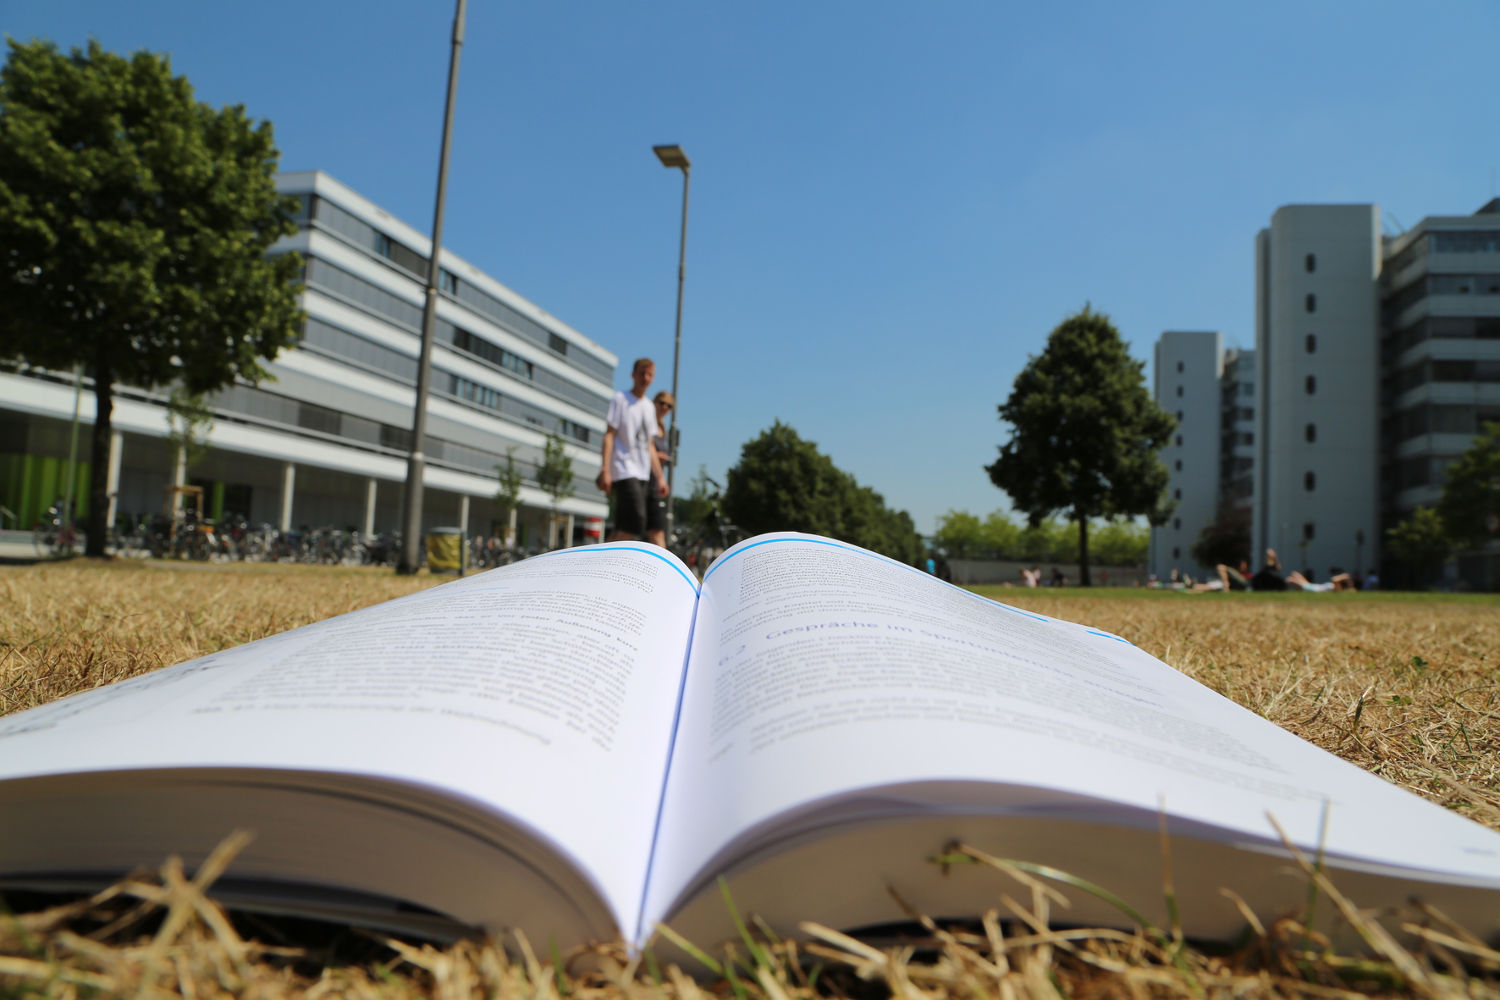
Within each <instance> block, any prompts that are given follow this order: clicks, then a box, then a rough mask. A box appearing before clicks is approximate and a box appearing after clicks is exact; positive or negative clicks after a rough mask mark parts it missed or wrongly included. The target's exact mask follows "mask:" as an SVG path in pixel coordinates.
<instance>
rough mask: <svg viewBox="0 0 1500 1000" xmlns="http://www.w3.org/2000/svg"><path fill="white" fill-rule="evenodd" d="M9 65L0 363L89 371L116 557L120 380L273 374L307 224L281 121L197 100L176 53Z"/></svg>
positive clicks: (97, 519)
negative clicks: (297, 211) (113, 489)
mask: <svg viewBox="0 0 1500 1000" xmlns="http://www.w3.org/2000/svg"><path fill="white" fill-rule="evenodd" d="M9 46H10V52H9V56H8V58H7V60H6V63H5V66H4V67H3V68H0V358H4V359H6V360H7V361H9V362H12V363H20V364H24V365H31V366H38V367H43V368H51V369H59V370H61V369H68V368H71V367H72V366H73V365H74V364H82V365H83V367H84V370H85V371H86V372H87V374H88V375H89V376H90V378H92V380H93V383H94V394H95V400H96V417H95V422H94V435H93V447H92V457H91V461H92V463H93V468H94V469H95V470H96V473H95V475H93V476H92V477H91V483H92V489H91V497H90V509H89V522H88V551H89V553H90V554H92V555H98V554H102V553H103V550H104V540H105V530H104V529H105V524H104V518H105V510H106V507H107V503H106V496H105V488H106V482H107V477H106V476H104V475H102V470H103V469H104V467H105V465H106V463H107V459H108V449H109V438H110V429H111V416H112V411H113V393H114V386H115V385H116V384H117V383H125V384H130V385H134V386H139V387H142V388H156V387H159V386H163V385H167V384H171V383H180V384H181V385H182V387H183V389H184V390H185V391H186V392H188V393H190V394H199V393H207V392H211V391H212V390H214V389H218V388H221V387H223V386H225V385H228V384H230V383H232V382H233V381H235V379H236V378H243V379H246V380H248V381H256V380H258V379H260V378H262V377H264V376H265V374H266V373H265V370H264V368H262V367H261V364H260V361H261V360H262V359H269V358H272V357H274V356H275V355H276V353H277V351H278V350H280V349H281V348H282V347H283V346H285V345H287V344H289V343H290V342H291V341H292V338H293V337H294V336H295V333H296V329H297V326H298V323H299V322H300V312H299V310H298V307H297V291H298V289H297V285H296V278H297V275H298V272H299V268H300V261H299V259H298V258H297V256H296V255H294V254H286V255H281V256H277V257H271V258H268V257H267V256H266V251H267V249H268V248H269V247H270V246H271V244H272V243H273V242H275V241H276V240H277V239H278V238H280V237H282V236H286V235H290V234H292V233H295V232H296V231H297V229H296V226H295V224H294V223H293V222H292V215H291V213H292V210H293V209H294V207H295V204H296V202H295V200H294V199H289V198H286V197H283V196H281V195H279V194H277V192H276V190H275V186H274V183H273V175H274V173H275V170H276V163H277V151H276V147H275V145H274V144H273V142H272V135H271V126H270V124H269V123H267V122H261V123H259V124H256V123H253V122H252V121H251V120H250V119H249V118H248V117H247V116H246V114H245V110H244V108H243V107H239V106H231V107H226V108H223V109H222V110H216V109H214V108H212V107H210V106H208V105H206V104H201V103H199V102H198V101H196V100H195V99H194V98H193V92H192V87H191V86H190V85H189V84H188V81H187V80H186V79H185V78H183V77H179V76H173V75H172V72H171V66H170V64H169V62H168V61H167V59H166V58H165V57H164V56H159V55H155V54H152V53H149V52H138V53H136V54H134V55H133V56H131V57H130V58H128V59H127V58H124V57H121V56H118V55H114V54H112V53H109V52H106V51H104V50H103V49H102V48H100V46H99V45H98V43H95V42H91V43H90V44H89V47H88V50H87V51H86V52H85V51H82V50H79V49H74V50H73V51H72V53H71V54H69V55H64V54H62V53H61V52H59V51H58V49H57V48H56V46H54V45H53V44H51V43H50V42H44V41H37V42H29V43H20V42H16V41H10V42H9Z"/></svg>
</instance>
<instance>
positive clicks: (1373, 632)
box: [0, 560, 1500, 1000]
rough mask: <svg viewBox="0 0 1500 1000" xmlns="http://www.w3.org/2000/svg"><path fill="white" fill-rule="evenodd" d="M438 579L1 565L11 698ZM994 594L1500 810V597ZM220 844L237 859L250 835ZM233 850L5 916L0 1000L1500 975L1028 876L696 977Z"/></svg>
mask: <svg viewBox="0 0 1500 1000" xmlns="http://www.w3.org/2000/svg"><path fill="white" fill-rule="evenodd" d="M436 582H441V580H440V579H438V580H435V579H433V578H431V577H426V576H423V577H418V578H401V577H397V576H395V575H394V574H392V573H391V572H389V571H388V570H346V569H320V568H314V567H303V566H274V565H273V566H233V567H229V566H213V565H210V566H198V565H193V566H166V565H163V564H145V563H116V564H110V565H99V564H91V563H88V562H85V561H81V560H80V561H75V562H72V563H66V564H56V565H43V566H35V567H22V566H4V567H0V714H4V713H9V712H15V711H19V710H21V709H24V708H27V707H30V706H32V705H36V704H40V703H43V702H46V701H49V700H51V699H54V698H57V697H60V696H62V695H64V694H68V693H71V692H73V691H78V690H84V689H87V688H91V687H94V686H97V685H100V684H106V683H109V682H111V681H114V680H119V679H122V678H125V677H129V676H133V675H135V674H139V673H143V672H146V671H149V670H154V669H156V668H158V667H161V666H166V665H169V664H171V663H176V662H179V661H181V660H184V659H188V658H190V657H193V656H198V655H202V654H205V653H209V652H212V651H214V650H217V649H221V648H224V647H227V646H232V645H236V644H239V643H242V642H245V641H248V640H251V639H254V638H257V637H260V636H264V635H268V634H272V633H275V632H279V631H282V630H285V629H287V628H292V627H294V626H297V625H302V624H305V623H307V622H311V621H316V620H318V619H321V618H326V617H329V616H331V615H335V614H339V613H342V612H345V611H349V610H352V609H354V608H358V607H362V606H364V605H368V604H372V603H375V602H377V601H381V600H385V599H388V598H391V597H395V596H399V595H401V594H404V593H409V592H411V591H413V590H416V589H419V588H421V587H425V586H430V585H431V584H433V583H436ZM988 593H989V594H990V595H991V596H995V597H997V598H999V599H1001V600H1005V601H1008V602H1010V603H1013V604H1016V605H1018V606H1021V607H1025V608H1028V609H1032V610H1036V611H1040V612H1042V613H1045V614H1050V615H1055V616H1058V617H1062V618H1068V619H1071V620H1075V621H1084V622H1088V623H1089V624H1092V625H1095V626H1098V627H1100V628H1104V629H1107V630H1109V631H1112V632H1115V633H1117V634H1119V635H1122V636H1124V637H1125V638H1127V639H1129V640H1131V641H1132V642H1134V643H1136V644H1137V645H1139V646H1142V647H1143V648H1145V649H1147V650H1149V651H1151V652H1152V653H1155V654H1156V655H1158V656H1160V657H1162V658H1163V659H1164V660H1166V661H1167V662H1168V663H1171V664H1172V665H1173V666H1175V667H1177V668H1178V669H1180V670H1182V671H1184V672H1185V673H1187V674H1189V675H1191V676H1193V677H1195V678H1197V679H1198V680H1200V681H1202V682H1203V683H1205V684H1207V685H1209V686H1210V687H1212V688H1214V689H1216V690H1217V691H1219V692H1221V693H1222V694H1224V695H1226V696H1227V697H1230V698H1232V699H1234V700H1235V701H1238V702H1240V703H1241V704H1244V705H1246V706H1248V707H1249V708H1251V709H1253V710H1254V711H1256V712H1258V713H1260V714H1262V715H1264V716H1266V717H1267V718H1269V719H1271V720H1273V721H1275V722H1277V723H1278V724H1280V725H1282V726H1284V727H1286V728H1288V729H1290V730H1292V731H1293V732H1296V733H1298V734H1300V735H1302V736H1303V737H1305V738H1307V739H1309V740H1311V741H1312V742H1314V743H1317V744H1319V745H1320V746H1323V747H1325V748H1327V749H1328V750H1331V751H1332V752H1334V753H1336V754H1338V755H1340V756H1342V757H1344V758H1346V759H1348V760H1350V761H1353V762H1354V763H1356V764H1358V765H1360V766H1361V767H1364V768H1367V769H1369V770H1371V771H1374V772H1376V773H1378V774H1380V775H1382V776H1383V777H1385V778H1386V779H1387V780H1390V781H1393V782H1396V783H1397V784H1400V785H1403V786H1405V787H1408V788H1410V789H1411V790H1413V791H1414V792H1416V793H1418V794H1420V795H1423V796H1425V797H1427V798H1429V799H1432V800H1433V801H1436V802H1439V803H1441V804H1443V805H1444V806H1446V807H1448V808H1451V809H1454V810H1456V811H1459V812H1461V813H1463V814H1465V815H1468V816H1470V817H1472V818H1474V819H1475V820H1477V821H1479V822H1481V823H1484V824H1486V825H1488V826H1490V827H1492V828H1495V829H1500V775H1497V761H1500V726H1497V722H1500V704H1497V692H1500V600H1497V599H1495V598H1491V597H1474V598H1431V597H1423V596H1414V595H1394V594H1296V595H1275V594H1272V595H1246V594H1232V595H1225V594H1202V595H1186V594H1175V593H1155V592H1153V593H1145V592H1128V591H1102V592H1092V593H1086V592H1080V591H1063V592H1050V591H1045V590H1043V591H1022V590H1018V589H999V588H997V589H995V590H992V591H989V592H988ZM224 850H225V859H224V860H225V861H226V862H227V860H228V855H229V854H230V853H232V850H233V845H232V844H228V845H226V846H225V849H224ZM214 871H215V869H214V868H213V866H212V865H211V866H208V868H207V870H205V871H202V872H199V873H196V874H195V876H193V877H189V876H185V875H184V874H183V873H182V872H181V871H180V870H179V869H178V868H177V867H175V866H173V865H172V864H171V863H165V864H164V865H163V867H162V869H161V871H160V873H159V874H157V875H155V876H154V877H152V878H144V877H143V878H139V879H134V880H131V881H128V882H126V883H122V884H121V885H120V886H118V887H116V888H115V889H114V890H112V891H111V892H110V893H106V894H105V895H104V896H103V897H101V898H98V899H95V900H89V901H82V902H80V903H78V904H76V905H71V906H65V907H58V908H54V909H51V910H44V911H41V912H32V913H25V914H22V915H19V916H15V917H11V918H4V917H0V1000H8V998H11V997H22V996H57V997H72V996H80V997H82V996H104V997H113V996H121V997H124V996H131V997H162V996H193V997H220V996H244V997H292V996H299V997H300V996H307V997H324V996H358V997H417V996H420V997H428V996H431V997H445V998H446V997H452V998H460V997H462V998H468V997H506V998H518V1000H519V998H536V1000H550V998H558V997H562V996H568V997H575V998H578V1000H626V998H628V1000H636V998H646V997H653V998H656V997H660V998H667V1000H679V998H680V1000H703V998H704V996H705V994H708V993H713V994H717V995H724V996H731V995H732V996H733V997H735V998H736V1000H794V998H795V1000H801V998H812V997H835V998H849V1000H867V998H874V997H882V996H888V995H900V996H902V997H909V998H912V1000H948V998H953V1000H959V998H964V1000H968V998H975V1000H978V998H984V1000H990V998H997V1000H1012V998H1023V997H1056V996H1059V995H1063V996H1070V997H1072V996H1076V997H1089V998H1092V997H1104V996H1120V997H1130V998H1145V997H1165V996H1179V995H1181V996H1193V997H1206V996H1215V997H1221V996H1222V997H1252V996H1253V997H1262V996H1266V997H1269V996H1306V997H1320V998H1322V997H1353V996H1366V995H1391V996H1424V997H1425V996H1434V997H1436V996H1442V997H1460V996H1462V997H1479V996H1500V953H1497V952H1495V951H1492V950H1490V948H1489V947H1487V944H1493V942H1490V943H1484V942H1478V941H1475V940H1472V939H1471V938H1467V937H1466V935H1465V933H1464V932H1463V930H1462V929H1461V928H1452V927H1443V926H1442V925H1441V922H1440V921H1438V922H1436V923H1435V924H1434V926H1433V927H1432V928H1431V929H1429V930H1427V931H1426V932H1425V938H1424V940H1423V942H1422V943H1421V944H1420V945H1419V946H1418V947H1416V948H1415V949H1412V950H1408V949H1404V948H1399V947H1397V948H1393V947H1391V946H1388V945H1382V944H1381V943H1379V942H1376V946H1375V955H1374V957H1357V956H1340V955H1336V954H1330V953H1328V952H1327V951H1326V950H1325V949H1323V948H1321V947H1320V945H1319V942H1318V941H1317V940H1316V939H1315V938H1312V937H1310V936H1308V935H1307V934H1306V933H1304V931H1303V930H1302V929H1301V928H1300V927H1299V926H1298V925H1297V924H1296V923H1295V922H1294V921H1290V920H1288V921H1284V922H1282V923H1280V924H1277V925H1275V926H1272V927H1266V928H1261V929H1260V931H1259V933H1256V934H1253V935H1252V936H1251V937H1250V938H1249V939H1248V941H1247V943H1246V944H1245V945H1244V946H1243V947H1241V948H1239V949H1238V950H1234V951H1223V950H1214V949H1209V948H1202V947H1194V946H1192V945H1191V944H1189V943H1186V942H1182V941H1177V940H1173V939H1171V938H1170V936H1167V935H1160V934H1156V933H1153V932H1149V931H1144V930H1139V931H1137V932H1134V933H1120V932H1117V931H1103V930H1101V931H1097V932H1093V933H1090V934H1078V933H1076V932H1070V933H1068V934H1063V933H1059V932H1055V931H1053V930H1051V929H1050V928H1049V927H1048V926H1046V924H1045V923H1044V922H1042V921H1041V920H1040V919H1039V915H1041V916H1044V915H1045V912H1046V907H1047V904H1046V902H1045V895H1044V892H1045V890H1044V889H1043V888H1042V887H1041V886H1039V885H1038V886H1035V887H1029V888H1026V889H1023V890H1022V891H1020V892H1013V894H1014V895H1016V896H1018V897H1021V898H1023V899H1030V900H1031V903H1030V904H1029V905H1028V906H1026V907H1022V910H1023V911H1025V912H1023V913H1021V914H1017V913H1016V912H1007V911H1004V910H1001V909H999V903H998V902H997V912H996V913H995V914H993V915H990V916H989V917H988V918H987V919H986V920H985V921H984V922H982V923H981V924H978V925H976V926H975V927H972V928H968V929H965V930H963V931H959V932H954V933H948V932H946V931H944V930H942V929H939V928H933V929H932V935H931V938H930V940H929V941H928V942H927V944H926V945H925V946H924V947H922V948H920V949H913V948H905V949H892V950H880V949H874V948H870V947H868V946H866V945H863V944H861V943H859V942H854V941H849V940H847V939H843V938H841V937H839V936H838V935H836V934H834V933H832V932H820V934H819V940H817V941H815V942H814V943H811V944H808V943H805V942H804V943H802V944H798V943H796V942H792V941H785V940H781V939H778V938H776V937H775V936H774V935H770V934H757V935H754V936H753V938H752V940H753V942H754V946H753V949H752V947H751V945H750V944H749V943H747V944H746V945H745V947H744V948H743V949H742V950H741V952H740V954H739V955H737V956H733V957H734V958H735V959H737V963H738V964H735V963H734V962H731V963H730V964H727V965H720V966H719V969H718V971H717V972H716V973H715V972H711V971H707V970H705V969H702V968H694V969H691V970H688V972H689V973H691V974H692V976H695V977H697V978H696V979H695V978H690V977H689V975H686V974H684V972H683V970H680V969H677V968H675V967H657V966H656V965H655V964H654V963H653V962H651V961H649V960H646V961H644V962H632V961H631V960H629V959H628V957H627V956H626V955H625V954H624V953H623V951H621V950H620V949H618V948H604V949H600V950H597V951H596V952H594V953H592V954H591V955H588V956H568V957H558V956H552V955H546V954H542V955H538V954H537V953H535V952H534V951H533V950H532V949H531V948H530V945H529V944H528V943H527V942H525V941H524V940H523V939H512V940H507V941H504V942H467V943H463V944H460V945H457V946H455V947H453V948H449V949H446V950H440V949H434V948H431V947H426V946H420V945H412V944H406V943H402V942H397V941H390V940H386V939H377V938H372V937H368V936H361V935H357V934H348V933H338V934H333V935H331V936H330V935H328V934H315V933H313V932H311V931H305V932H302V933H297V932H294V931H291V930H289V929H288V928H287V926H285V925H280V924H270V923H257V924H252V923H248V922H246V921H245V920H244V919H241V918H238V917H235V918H233V919H231V918H229V917H227V916H226V915H225V914H223V913H222V912H221V911H220V910H219V909H218V908H217V907H215V906H214V905H213V904H212V903H211V902H210V901H209V900H208V898H207V897H206V896H205V894H204V892H203V891H202V889H203V887H205V886H207V885H208V884H209V883H210V882H211V881H212V876H213V875H214ZM1006 877H1015V878H1023V877H1024V876H1021V875H1020V874H1019V873H1013V874H1012V875H1010V876H1006ZM1334 891H1335V892H1336V888H1335V889H1334ZM210 895H211V892H210ZM1028 920H1029V921H1030V923H1028ZM721 957H722V956H721ZM809 959H812V960H814V961H809ZM585 960H586V961H585ZM580 962H583V964H579V963H580Z"/></svg>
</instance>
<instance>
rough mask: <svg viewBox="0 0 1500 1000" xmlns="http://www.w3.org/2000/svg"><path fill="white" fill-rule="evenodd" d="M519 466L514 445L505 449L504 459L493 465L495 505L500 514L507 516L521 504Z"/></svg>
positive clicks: (521, 478) (521, 479)
mask: <svg viewBox="0 0 1500 1000" xmlns="http://www.w3.org/2000/svg"><path fill="white" fill-rule="evenodd" d="M522 481H523V477H522V475H521V467H520V466H518V465H516V448H515V446H514V445H512V446H511V447H509V448H507V449H505V461H504V462H501V463H500V464H498V465H496V466H495V506H496V508H498V509H499V511H500V516H501V517H503V518H507V519H508V518H509V517H510V512H511V511H513V510H516V509H518V508H519V507H520V506H521V483H522Z"/></svg>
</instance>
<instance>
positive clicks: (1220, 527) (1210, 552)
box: [1191, 504, 1250, 566]
mask: <svg viewBox="0 0 1500 1000" xmlns="http://www.w3.org/2000/svg"><path fill="white" fill-rule="evenodd" d="M1191 551H1192V554H1193V558H1194V559H1196V560H1197V561H1198V565H1199V566H1217V565H1219V563H1223V564H1224V565H1226V566H1238V565H1239V564H1240V562H1241V560H1243V561H1246V562H1248V561H1249V560H1250V510H1249V508H1246V507H1235V506H1232V505H1229V504H1225V505H1223V506H1221V507H1220V508H1219V511H1218V513H1217V514H1216V515H1214V519H1213V520H1212V521H1210V522H1209V523H1208V524H1205V525H1204V526H1203V530H1202V531H1200V532H1199V533H1198V540H1197V541H1196V542H1194V543H1193V547H1192V550H1191Z"/></svg>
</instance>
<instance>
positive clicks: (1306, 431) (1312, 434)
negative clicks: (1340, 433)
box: [1302, 424, 1318, 444]
mask: <svg viewBox="0 0 1500 1000" xmlns="http://www.w3.org/2000/svg"><path fill="white" fill-rule="evenodd" d="M1302 436H1303V437H1305V438H1306V439H1307V443H1308V444H1312V443H1313V442H1314V441H1316V440H1318V425H1317V424H1308V425H1307V426H1306V427H1305V428H1303V430H1302Z"/></svg>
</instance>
